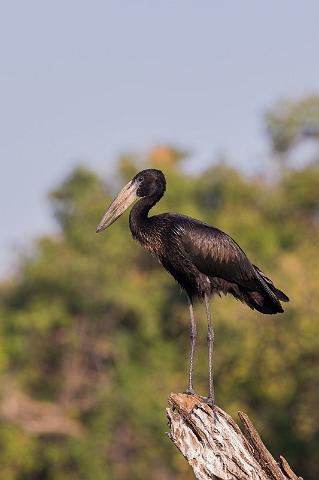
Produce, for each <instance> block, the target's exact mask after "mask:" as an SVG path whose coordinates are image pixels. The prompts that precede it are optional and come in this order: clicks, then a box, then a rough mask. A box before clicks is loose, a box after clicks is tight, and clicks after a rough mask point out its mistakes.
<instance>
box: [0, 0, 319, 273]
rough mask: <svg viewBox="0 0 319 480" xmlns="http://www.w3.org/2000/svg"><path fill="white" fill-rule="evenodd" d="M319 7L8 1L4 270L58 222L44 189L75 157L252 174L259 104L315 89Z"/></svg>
mask: <svg viewBox="0 0 319 480" xmlns="http://www.w3.org/2000/svg"><path fill="white" fill-rule="evenodd" d="M318 18H319V3H318V2H317V1H305V2H299V1H296V0H295V1H294V0H289V1H288V0H281V1H280V2H279V1H278V0H268V1H267V2H257V1H252V0H247V1H244V0H237V1H232V2H231V1H228V0H226V1H224V2H218V1H214V0H201V1H195V0H194V1H189V0H176V1H173V0H171V1H169V0H161V1H159V2H156V1H153V2H151V1H146V0H122V1H115V0H112V1H107V0H103V1H102V0H101V1H97V0H92V1H90V2H88V1H86V2H84V1H81V0H68V1H62V0H55V1H51V2H50V1H47V2H43V0H42V1H41V0H38V1H35V0H28V2H23V1H16V0H11V1H10V2H1V1H0V164H1V176H0V202H1V208H0V275H1V276H2V277H4V276H5V275H8V274H9V275H10V273H11V272H12V271H13V270H14V267H15V264H16V262H17V258H18V255H19V252H23V250H24V249H27V248H28V247H29V246H30V245H31V244H32V239H34V238H36V237H37V236H39V235H41V234H43V233H46V232H54V229H55V223H54V219H53V218H52V212H51V210H50V206H49V203H48V201H47V193H48V192H49V191H50V190H52V189H53V188H54V187H55V186H56V185H58V184H59V182H61V181H62V180H63V178H64V177H65V176H66V175H67V174H68V173H69V172H70V171H71V169H72V167H73V166H74V165H75V164H76V163H79V162H81V163H86V164H87V165H88V166H89V167H92V168H94V169H96V170H98V171H99V172H100V173H101V174H102V175H103V176H104V177H105V178H107V175H109V174H110V172H111V170H112V165H114V162H115V161H116V158H117V157H118V156H119V155H120V154H122V153H123V152H129V151H138V152H145V151H147V150H148V149H149V148H150V147H151V146H152V145H155V144H158V143H172V144H174V145H177V146H179V147H181V148H183V149H187V150H190V151H191V152H192V157H191V160H190V163H191V164H190V168H193V169H198V168H204V167H205V166H207V165H208V164H209V163H210V162H212V161H213V159H214V158H216V157H217V156H218V155H220V154H225V155H226V156H227V157H228V158H229V159H230V160H231V162H232V163H234V164H236V165H238V166H239V167H241V168H244V169H245V170H246V171H250V170H252V171H253V170H254V169H258V168H260V166H261V165H262V164H263V162H265V161H266V160H265V158H266V156H267V149H268V148H269V147H268V144H267V140H266V137H265V133H264V129H263V114H264V112H265V110H266V109H267V108H269V107H271V106H272V105H273V104H274V103H275V102H276V101H277V100H278V99H281V98H283V97H284V98H292V99H298V98H299V97H300V96H302V95H305V94H308V93H318V92H319V62H318V51H319V28H318Z"/></svg>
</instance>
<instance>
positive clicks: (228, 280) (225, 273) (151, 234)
mask: <svg viewBox="0 0 319 480" xmlns="http://www.w3.org/2000/svg"><path fill="white" fill-rule="evenodd" d="M165 188H166V181H165V177H164V175H163V173H162V172H161V171H160V170H155V169H148V170H143V171H142V172H140V173H138V174H137V175H136V176H135V177H134V178H133V179H132V180H131V182H129V183H128V184H127V185H126V186H125V187H124V188H123V189H122V191H121V192H120V193H119V195H118V196H117V198H116V199H115V200H114V201H113V202H112V204H111V205H110V207H109V209H108V210H107V212H106V213H105V215H104V217H103V218H102V220H101V222H100V224H99V226H98V228H97V232H99V231H101V230H103V229H104V228H106V227H108V226H109V225H111V224H112V223H113V222H114V221H115V220H116V219H117V218H118V217H119V216H120V215H121V214H122V213H123V212H124V210H126V208H128V206H129V205H130V204H132V203H133V202H134V201H135V200H139V201H138V202H137V203H136V204H135V205H134V207H133V208H132V210H131V213H130V221H129V222H130V229H131V232H132V235H133V237H134V238H135V239H136V240H138V241H139V242H140V243H141V244H142V245H143V246H144V247H146V248H147V249H148V250H149V251H150V252H151V253H153V254H154V255H156V256H157V257H158V259H159V260H160V262H161V264H162V265H163V267H164V268H165V269H166V270H167V271H168V272H169V273H170V274H171V275H172V276H173V277H174V278H175V280H176V281H177V282H178V283H179V284H180V285H181V287H182V288H183V289H184V290H185V291H186V293H187V295H188V298H189V304H190V314H191V357H190V375H189V385H188V391H189V392H192V366H193V353H194V346H195V340H196V323H195V318H194V312H193V307H192V300H193V298H194V297H199V298H202V299H205V303H206V311H207V317H208V326H209V329H208V330H209V331H208V343H209V362H210V363H209V364H210V382H209V396H208V399H209V401H210V403H213V384H212V364H211V355H212V343H213V330H212V327H211V326H210V323H211V320H210V310H209V305H208V299H209V296H210V295H212V294H214V293H218V294H220V293H224V294H231V295H233V296H234V297H235V298H236V299H238V300H240V301H241V302H243V303H246V304H247V305H248V306H249V307H250V308H252V309H255V310H258V311H259V312H261V313H265V314H275V313H281V312H283V308H282V306H281V303H280V302H281V301H283V302H287V301H288V300H289V299H288V297H287V296H286V295H285V294H284V293H283V292H282V291H281V290H278V289H277V288H276V287H275V286H274V284H273V282H272V281H271V280H270V279H269V278H267V277H266V276H265V275H264V274H263V272H262V271H261V270H260V269H259V268H258V267H256V266H255V265H253V264H252V263H251V262H250V261H249V259H248V257H247V256H246V254H245V252H244V251H243V250H242V249H241V248H240V246H239V245H238V244H237V243H236V242H235V241H234V240H233V239H232V238H231V237H230V236H229V235H227V234H226V233H224V232H222V231H221V230H219V229H218V228H215V227H212V226H210V225H208V224H207V223H204V222H200V221H199V220H195V219H193V218H189V217H187V216H184V215H179V214H174V213H163V214H161V215H155V216H152V217H149V216H148V213H149V210H150V209H151V208H152V207H153V206H154V205H155V204H156V203H157V202H158V201H159V200H160V198H161V197H162V196H163V194H164V192H165Z"/></svg>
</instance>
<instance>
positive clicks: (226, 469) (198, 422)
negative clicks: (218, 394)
mask: <svg viewBox="0 0 319 480" xmlns="http://www.w3.org/2000/svg"><path fill="white" fill-rule="evenodd" d="M168 401H169V404H170V408H168V409H167V417H168V419H169V426H170V433H169V434H168V436H169V438H170V439H171V440H172V442H173V443H174V444H175V445H176V446H177V448H178V449H179V450H180V451H181V453H182V454H183V455H184V457H185V458H186V460H187V461H188V463H189V465H190V466H191V467H192V469H193V471H194V474H195V477H196V478H197V479H198V480H211V479H216V480H302V478H301V477H298V476H297V475H296V474H295V473H294V472H293V471H292V469H291V467H290V466H289V464H288V462H287V460H285V459H284V457H280V462H279V463H278V462H276V461H275V459H274V458H273V457H272V455H271V453H270V452H269V451H268V450H267V448H266V447H265V445H264V444H263V442H262V440H261V438H260V436H259V434H258V432H257V430H256V429H255V427H254V426H253V424H252V422H251V421H250V420H249V418H248V416H247V415H246V414H245V413H242V412H238V415H239V418H240V419H241V421H242V423H243V427H244V428H243V431H244V433H242V432H241V430H240V428H239V427H238V425H237V424H236V423H235V422H234V420H233V419H232V418H231V417H230V416H229V415H227V413H225V412H224V411H223V410H221V409H220V408H219V407H215V408H214V409H212V408H211V407H210V406H209V405H207V404H206V403H205V402H204V401H203V398H202V397H199V396H197V395H187V394H183V393H177V394H176V393H171V394H170V396H169V399H168Z"/></svg>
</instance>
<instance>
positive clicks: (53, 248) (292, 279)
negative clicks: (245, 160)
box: [0, 147, 319, 480]
mask: <svg viewBox="0 0 319 480" xmlns="http://www.w3.org/2000/svg"><path fill="white" fill-rule="evenodd" d="M183 156H184V153H183V152H178V151H177V150H173V149H170V148H169V147H161V148H158V149H155V150H154V151H153V152H151V154H150V155H149V156H148V157H147V158H146V159H140V158H138V157H129V156H127V157H125V158H123V159H122V161H121V162H120V163H119V169H118V172H116V174H115V177H114V182H118V181H119V180H120V181H125V180H126V179H127V178H128V177H129V176H131V175H132V174H134V173H135V172H136V170H137V169H139V168H141V167H143V165H147V166H150V165H154V166H156V167H158V168H163V170H164V171H165V174H166V176H167V181H168V190H167V194H166V196H165V197H164V198H163V200H162V201H161V202H160V205H159V206H157V207H156V208H155V209H154V210H155V211H156V212H159V211H169V210H171V211H180V212H182V213H186V214H189V215H192V216H196V217H198V218H202V219H203V220H206V221H208V222H209V223H211V224H214V225H217V226H219V227H220V228H222V229H223V230H226V231H227V232H229V233H230V234H231V235H232V236H234V237H235V239H236V240H237V241H238V242H239V243H240V244H241V245H242V247H243V248H244V249H245V250H246V251H247V253H248V254H249V256H250V257H251V259H252V260H253V261H254V262H255V263H257V264H258V265H259V266H260V267H261V268H262V269H263V270H264V271H265V272H267V274H269V275H270V276H271V278H273V279H274V281H275V282H276V284H278V286H279V288H282V289H283V290H284V291H286V292H287V294H288V295H289V296H290V298H291V303H289V304H287V307H286V313H285V314H283V315H280V316H276V317H267V316H263V315H261V314H258V313H256V312H252V311H250V310H249V309H248V308H247V307H246V306H243V305H241V304H240V303H238V302H236V301H235V300H234V299H231V298H222V299H219V298H216V299H214V301H213V314H214V320H215V329H216V350H215V372H216V391H217V402H218V404H219V405H220V406H221V407H222V408H224V409H225V410H227V411H228V412H229V413H231V414H232V415H234V416H236V412H237V410H238V409H241V410H244V411H247V412H248V414H249V415H251V418H253V419H254V421H255V422H256V424H257V425H258V426H259V428H260V431H261V433H262V435H263V436H264V438H265V439H266V441H267V444H268V445H269V446H270V449H271V450H272V451H273V453H274V454H276V455H277V454H279V453H283V454H284V455H285V456H286V457H287V458H288V460H289V462H290V463H291V464H292V465H293V466H294V467H295V468H296V470H297V471H300V473H302V474H303V475H304V477H305V478H308V479H310V480H311V479H312V480H315V479H317V478H318V476H319V470H318V466H317V464H316V461H315V456H316V448H318V440H319V433H318V423H319V416H318V408H317V401H318V399H317V393H318V378H319V375H318V374H319V372H318V365H319V363H318V360H319V358H318V356H319V354H318V352H319V335H318V333H319V332H318V321H317V318H318V311H319V260H318V252H317V251H316V250H317V245H318V234H319V225H318V211H319V203H318V191H319V173H318V168H317V167H316V166H311V165H310V166H307V167H305V168H304V169H302V170H298V171H297V170H296V171H292V170H287V171H286V172H285V174H284V175H283V177H282V178H281V179H280V180H279V181H278V182H277V183H276V184H269V183H267V181H266V180H264V179H262V178H250V179H248V178H246V177H245V176H243V175H242V174H241V173H240V172H239V171H236V170H235V169H233V168H231V167H229V166H225V165H216V166H213V167H211V168H209V169H208V170H207V171H205V172H202V173H200V174H198V175H193V176H189V175H186V174H185V173H184V172H183V170H182V160H181V159H182V158H183ZM108 184H109V185H110V186H109V187H106V188H105V187H104V186H103V182H102V180H101V179H100V178H99V177H98V176H97V175H96V174H95V173H94V172H90V171H88V170H87V169H85V168H84V167H79V168H77V169H76V170H75V171H74V172H72V173H71V175H70V176H69V177H68V178H67V179H66V180H65V182H64V183H63V184H62V185H61V186H60V187H59V188H58V189H57V190H55V192H53V193H52V194H51V201H52V206H53V211H54V214H55V216H56V219H57V221H58V224H59V228H60V231H59V233H58V234H57V235H55V236H51V237H43V238H40V239H39V240H38V241H37V244H36V249H35V253H34V255H33V257H32V258H29V259H27V260H25V261H24V262H23V263H22V264H21V267H20V270H19V272H18V273H17V275H16V277H15V278H14V279H12V280H11V281H10V282H7V283H6V284H3V285H2V287H1V290H0V296H1V297H0V298H1V310H0V316H1V322H0V326H1V327H0V328H1V333H2V335H1V340H0V342H1V348H0V371H1V375H2V384H3V394H2V398H1V399H0V405H1V401H2V405H3V404H4V403H5V404H9V405H11V404H12V402H14V401H15V400H16V393H15V392H17V391H19V392H23V393H24V395H26V396H27V398H28V399H29V402H30V404H31V405H33V408H34V410H35V411H36V413H37V414H38V416H39V418H40V420H41V421H40V420H39V418H38V421H39V422H40V423H41V422H42V423H41V425H40V427H38V430H37V432H34V431H33V432H32V430H31V427H32V425H33V424H32V422H31V420H30V422H31V424H30V425H29V424H28V418H27V419H26V420H25V416H24V417H23V416H22V420H21V418H20V417H21V415H20V414H19V415H18V414H16V415H14V416H12V415H11V416H10V415H9V414H8V412H7V410H5V409H4V408H1V412H2V413H1V415H2V420H1V423H0V452H1V453H0V460H1V475H2V476H3V478H6V479H8V480H24V479H26V478H27V479H28V480H32V479H34V480H36V479H39V478H41V479H43V480H66V479H68V480H72V479H74V480H75V479H76V480H79V479H83V480H84V479H85V480H91V479H92V480H106V479H107V480H108V479H114V480H115V479H116V480H126V479H130V480H140V479H144V478H152V479H155V480H164V479H166V480H169V479H180V480H181V479H184V480H186V479H191V478H193V477H192V475H191V473H190V472H189V470H188V469H187V467H186V463H185V462H184V461H183V460H182V458H181V457H180V454H179V453H178V452H177V451H176V450H175V449H173V448H172V446H171V445H170V443H169V441H168V440H167V438H166V436H165V431H166V430H167V426H166V423H165V418H164V409H165V406H166V398H167V394H168V393H169V392H170V391H182V390H184V389H185V387H186V380H187V378H186V371H187V355H188V311H187V307H186V302H185V299H184V297H183V294H182V293H181V292H180V290H179V287H178V286H177V285H176V284H175V283H174V281H173V280H172V279H171V278H170V277H169V276H168V275H167V273H166V272H165V271H163V269H162V268H161V267H160V266H159V265H158V264H157V262H156V261H155V260H154V259H153V258H151V257H150V256H149V255H148V253H147V252H145V251H144V250H142V248H141V247H140V246H139V245H137V244H136V243H134V241H133V240H132V239H131V237H130V234H129V230H128V225H127V215H124V216H123V217H122V218H121V219H120V220H119V221H118V222H117V223H116V224H115V225H113V226H112V227H111V228H110V229H108V230H107V232H105V233H104V234H102V235H98V236H97V235H95V226H96V224H97V222H98V220H99V218H100V217H101V214H102V212H103V209H104V207H105V204H106V203H107V202H108V201H109V200H110V199H111V197H112V195H113V193H114V192H113V188H112V187H111V185H112V179H110V180H109V181H108ZM197 316H198V318H199V320H200V342H199V346H198V351H197V355H196V364H195V370H196V375H195V380H196V383H195V387H196V390H197V391H198V392H200V393H202V394H205V392H206V388H207V365H206V363H207V360H206V359H207V351H206V342H205V336H206V325H205V322H204V320H203V319H204V310H203V307H201V306H198V308H197ZM8 402H9V403H8ZM10 402H11V403H10ZM52 408H56V409H58V413H56V414H57V415H60V416H62V418H64V419H65V420H64V422H63V425H64V432H60V433H59V432H58V431H54V430H52V431H50V430H49V429H48V427H46V425H47V423H48V421H49V420H50V418H49V417H50V413H49V412H51V410H50V409H52ZM4 410H5V411H4ZM52 411H53V410H52ZM20 413H21V412H20ZM22 413H23V412H22ZM67 422H70V423H67ZM68 425H69V426H68ZM33 427H34V425H33ZM65 429H66V430H67V429H69V430H68V431H65Z"/></svg>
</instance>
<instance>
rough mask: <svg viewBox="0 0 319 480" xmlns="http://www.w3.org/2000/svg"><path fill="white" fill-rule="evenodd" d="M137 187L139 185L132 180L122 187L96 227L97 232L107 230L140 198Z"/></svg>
mask: <svg viewBox="0 0 319 480" xmlns="http://www.w3.org/2000/svg"><path fill="white" fill-rule="evenodd" d="M137 188H138V185H136V184H134V183H133V182H132V181H130V182H129V183H128V184H127V185H125V187H123V188H122V190H121V191H120V193H119V194H118V196H117V197H116V198H115V199H114V200H113V202H112V203H111V205H110V206H109V208H108V209H107V210H106V212H105V214H104V215H103V218H102V220H101V221H100V223H99V224H98V226H97V228H96V233H99V232H102V230H105V229H106V228H107V227H109V226H110V225H112V223H114V222H115V221H116V220H117V219H118V218H119V217H120V216H121V215H122V213H124V212H125V210H126V209H127V208H128V207H129V206H130V205H132V203H133V202H134V201H135V200H137V199H138V198H139V197H138V196H137V193H136V191H137Z"/></svg>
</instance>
